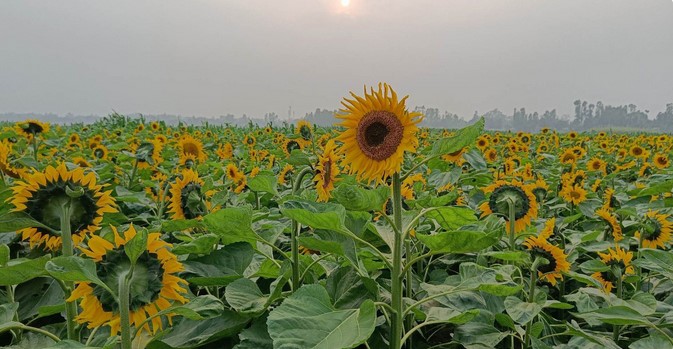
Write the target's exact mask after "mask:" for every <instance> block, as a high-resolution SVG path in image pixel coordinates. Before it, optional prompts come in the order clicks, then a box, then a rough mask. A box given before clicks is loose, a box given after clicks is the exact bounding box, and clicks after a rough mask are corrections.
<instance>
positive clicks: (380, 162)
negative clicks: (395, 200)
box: [336, 84, 423, 183]
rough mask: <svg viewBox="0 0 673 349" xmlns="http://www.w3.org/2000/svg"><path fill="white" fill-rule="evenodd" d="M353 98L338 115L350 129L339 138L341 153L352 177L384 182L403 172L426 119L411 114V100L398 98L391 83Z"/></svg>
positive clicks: (342, 124)
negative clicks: (408, 108)
mask: <svg viewBox="0 0 673 349" xmlns="http://www.w3.org/2000/svg"><path fill="white" fill-rule="evenodd" d="M351 96H352V97H353V99H348V98H345V99H344V101H343V102H342V105H343V106H344V107H345V109H341V110H340V112H339V113H338V114H337V115H336V117H337V118H339V119H342V120H343V121H342V122H341V124H340V125H341V126H343V127H345V128H346V130H345V131H343V132H342V133H341V134H340V135H339V136H338V137H337V140H339V141H341V142H343V145H342V147H341V149H340V152H342V153H343V154H344V155H345V158H344V162H345V164H347V165H349V167H350V173H351V174H353V173H355V174H357V178H358V179H362V180H365V181H369V182H371V181H376V182H379V183H382V182H383V181H384V179H385V178H387V177H389V176H391V175H392V174H393V173H396V172H399V171H400V169H401V166H402V162H403V160H404V153H405V152H406V151H409V152H414V151H416V147H417V146H418V139H417V138H416V136H415V134H416V131H417V130H418V126H417V125H418V123H420V122H421V120H422V119H423V116H422V114H421V113H417V112H409V111H407V109H406V105H405V102H406V99H407V97H404V98H402V99H398V98H397V94H396V93H395V91H394V90H393V89H392V88H391V87H390V86H388V84H379V88H378V91H375V90H374V89H373V88H371V89H370V91H369V92H367V89H366V88H365V91H364V96H362V97H361V96H358V95H356V94H354V93H352V92H351Z"/></svg>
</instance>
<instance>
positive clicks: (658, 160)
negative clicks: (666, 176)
mask: <svg viewBox="0 0 673 349" xmlns="http://www.w3.org/2000/svg"><path fill="white" fill-rule="evenodd" d="M670 164H671V163H670V160H669V159H668V156H666V155H665V154H657V155H655V156H654V166H655V167H656V168H658V169H660V170H663V169H665V168H667V167H668V166H670Z"/></svg>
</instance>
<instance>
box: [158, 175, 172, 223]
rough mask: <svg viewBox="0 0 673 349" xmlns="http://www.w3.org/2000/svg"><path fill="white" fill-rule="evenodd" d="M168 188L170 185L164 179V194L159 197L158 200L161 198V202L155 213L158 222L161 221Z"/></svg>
mask: <svg viewBox="0 0 673 349" xmlns="http://www.w3.org/2000/svg"><path fill="white" fill-rule="evenodd" d="M170 188H171V186H170V185H168V181H166V183H164V194H163V195H162V196H161V197H160V198H159V200H161V203H160V204H159V212H158V213H157V216H158V217H157V218H159V222H161V221H162V220H163V218H164V210H165V209H166V196H168V191H169V190H170Z"/></svg>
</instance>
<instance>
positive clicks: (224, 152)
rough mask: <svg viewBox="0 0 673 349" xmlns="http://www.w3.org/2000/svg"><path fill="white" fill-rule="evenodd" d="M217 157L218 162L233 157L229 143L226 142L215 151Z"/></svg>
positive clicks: (232, 150)
mask: <svg viewBox="0 0 673 349" xmlns="http://www.w3.org/2000/svg"><path fill="white" fill-rule="evenodd" d="M217 156H218V157H219V158H220V160H229V159H231V157H232V156H234V148H233V147H232V146H231V143H229V142H227V143H224V144H222V145H220V147H219V148H218V149H217Z"/></svg>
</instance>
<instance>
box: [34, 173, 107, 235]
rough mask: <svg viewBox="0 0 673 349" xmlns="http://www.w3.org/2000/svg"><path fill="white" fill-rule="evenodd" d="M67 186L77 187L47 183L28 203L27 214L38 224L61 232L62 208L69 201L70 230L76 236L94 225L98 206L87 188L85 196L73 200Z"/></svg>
mask: <svg viewBox="0 0 673 349" xmlns="http://www.w3.org/2000/svg"><path fill="white" fill-rule="evenodd" d="M66 186H68V187H70V188H71V189H73V188H74V187H75V185H73V184H72V183H70V182H63V181H58V182H55V183H47V185H46V186H45V187H42V188H40V189H39V190H38V191H37V192H35V194H34V195H33V197H32V198H31V199H30V200H29V201H28V202H27V203H26V212H27V213H28V214H29V215H30V216H31V217H33V218H35V220H37V221H38V222H40V223H42V224H44V225H46V226H48V227H50V228H52V229H54V230H60V229H61V207H62V206H63V205H64V204H66V203H67V202H68V201H69V202H70V230H71V232H72V233H73V234H75V233H77V232H79V231H80V230H82V229H85V228H86V227H87V226H89V225H93V224H94V223H93V220H94V218H95V217H96V209H97V205H96V200H95V199H94V197H93V193H92V192H91V191H90V190H88V189H87V188H84V195H82V196H80V197H78V198H71V197H69V196H68V194H66V191H65V190H66V189H65V188H66ZM43 233H45V232H43ZM46 233H48V232H46Z"/></svg>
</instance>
